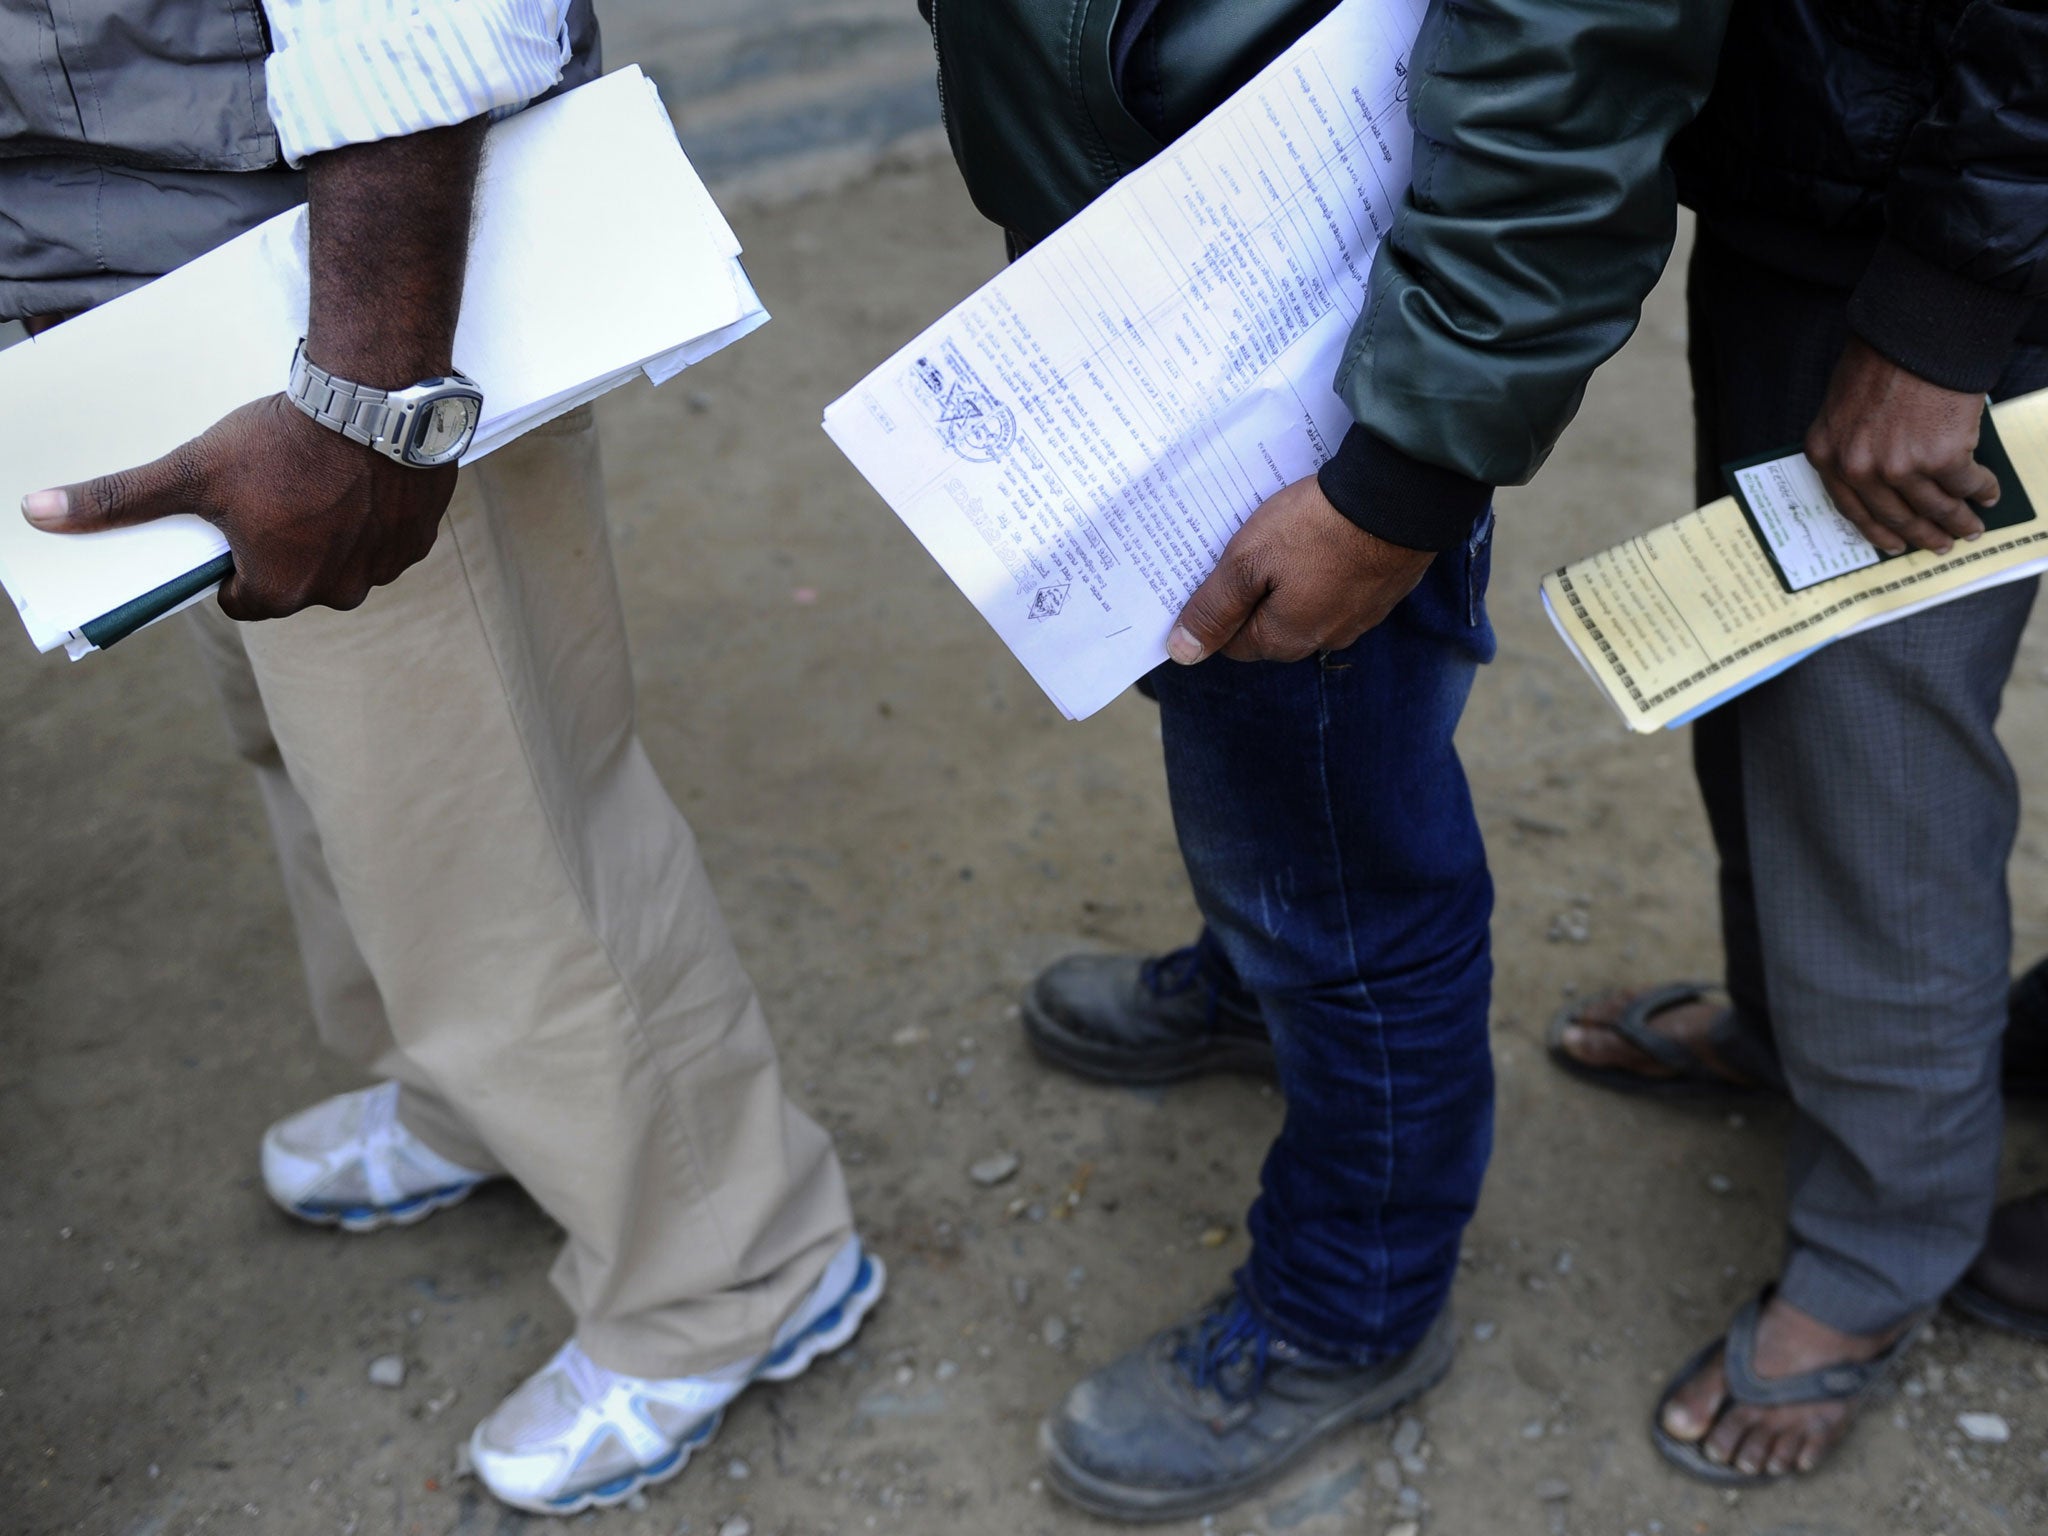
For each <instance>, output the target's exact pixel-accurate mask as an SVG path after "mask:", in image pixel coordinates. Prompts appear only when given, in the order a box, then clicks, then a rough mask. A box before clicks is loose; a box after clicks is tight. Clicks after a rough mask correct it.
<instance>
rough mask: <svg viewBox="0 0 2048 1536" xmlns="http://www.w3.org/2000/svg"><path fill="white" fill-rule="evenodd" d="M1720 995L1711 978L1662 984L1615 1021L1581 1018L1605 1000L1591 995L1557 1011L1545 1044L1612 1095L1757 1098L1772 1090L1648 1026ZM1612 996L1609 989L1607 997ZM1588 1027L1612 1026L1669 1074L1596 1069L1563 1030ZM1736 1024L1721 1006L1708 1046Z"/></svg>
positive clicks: (1553, 1055)
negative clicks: (1726, 1072)
mask: <svg viewBox="0 0 2048 1536" xmlns="http://www.w3.org/2000/svg"><path fill="white" fill-rule="evenodd" d="M1717 994H1719V995H1724V996H1725V994H1723V993H1722V992H1721V989H1720V988H1719V987H1717V986H1716V985H1714V983H1712V982H1710V981H1673V982H1666V983H1665V984H1664V985H1663V986H1661V987H1651V988H1649V989H1648V990H1646V991H1643V992H1640V993H1638V994H1637V995H1636V996H1635V997H1634V998H1633V999H1632V1000H1631V1001H1630V1003H1629V1005H1628V1006H1627V1007H1626V1008H1624V1009H1622V1011H1621V1013H1620V1014H1619V1015H1618V1016H1617V1017H1615V1018H1613V1019H1602V1020H1600V1021H1599V1022H1597V1023H1593V1022H1589V1021H1588V1020H1586V1019H1584V1018H1582V1017H1581V1015H1582V1014H1583V1013H1584V1011H1585V1010H1586V1009H1587V1008H1589V1007H1591V1006H1593V1005H1595V1004H1597V1003H1599V1002H1602V1001H1604V1000H1605V999H1604V998H1593V999H1591V1000H1590V1001H1585V1002H1571V1003H1567V1004H1565V1006H1564V1007H1562V1008H1560V1009H1559V1010H1558V1011H1557V1014H1556V1016H1555V1017H1554V1018H1552V1019H1551V1021H1550V1028H1549V1030H1548V1032H1547V1033H1546V1034H1545V1036H1544V1041H1543V1047H1544V1049H1545V1050H1546V1051H1548V1052H1549V1054H1550V1059H1551V1060H1552V1061H1554V1062H1556V1063H1557V1065H1558V1066H1560V1067H1562V1068H1563V1069H1564V1070H1565V1071H1567V1072H1569V1073H1571V1075H1572V1076H1573V1077H1576V1078H1579V1079H1581V1080H1583V1081H1585V1082H1589V1083H1598V1084H1599V1085H1600V1086H1601V1087H1602V1088H1610V1089H1612V1090H1613V1091H1614V1092H1616V1093H1631V1094H1636V1095H1638V1096H1639V1097H1644V1098H1656V1099H1694V1098H1708V1097H1714V1098H1756V1097H1758V1096H1760V1095H1764V1094H1768V1093H1770V1092H1772V1090H1771V1089H1770V1088H1768V1087H1766V1086H1765V1085H1763V1084H1761V1083H1753V1082H1747V1081H1737V1080H1736V1079H1733V1078H1730V1077H1728V1076H1726V1075H1724V1074H1723V1073H1722V1072H1721V1071H1720V1070H1718V1069H1717V1068H1716V1067H1715V1066H1714V1065H1713V1064H1712V1063H1711V1062H1710V1061H1708V1060H1707V1059H1706V1058H1705V1057H1704V1056H1701V1055H1700V1054H1699V1053H1698V1052H1697V1051H1695V1050H1694V1049H1693V1048H1692V1047H1691V1046H1689V1045H1686V1044H1685V1043H1684V1042H1682V1041H1679V1040H1674V1039H1672V1038H1671V1036H1669V1035H1667V1034H1664V1033H1662V1032H1661V1031H1659V1030H1656V1029H1653V1028H1651V1027H1650V1021H1651V1020H1652V1019H1654V1018H1655V1017H1656V1016H1657V1015H1658V1014H1660V1013H1666V1012H1669V1011H1670V1010H1671V1009H1673V1008H1682V1007H1684V1006H1685V1005H1686V1004H1687V1003H1696V1002H1700V1001H1702V1000H1704V999H1707V998H1709V997H1712V996H1715V995H1717ZM1614 995H1615V994H1613V993H1608V994H1606V996H1607V997H1612V996H1614ZM1574 1024H1576V1025H1579V1026H1580V1027H1582V1028H1587V1029H1611V1030H1613V1031H1614V1033H1616V1034H1617V1035H1620V1036H1621V1038H1622V1039H1624V1040H1626V1041H1627V1042H1628V1043H1629V1044H1630V1045H1632V1046H1634V1047H1635V1048H1636V1049H1637V1050H1639V1051H1641V1052H1642V1053H1643V1054H1644V1055H1645V1056H1647V1057H1649V1058H1650V1059H1651V1060H1652V1061H1654V1062H1656V1063H1657V1065H1658V1066H1660V1067H1663V1068H1664V1069H1665V1070H1666V1071H1667V1072H1668V1073H1670V1076H1668V1077H1651V1076H1648V1075H1646V1074H1644V1073H1642V1072H1638V1071H1635V1070H1633V1069H1631V1068H1629V1067H1595V1066H1591V1065H1589V1064H1587V1063H1586V1062H1583V1061H1580V1060H1579V1059H1578V1057H1576V1056H1574V1055H1573V1054H1572V1053H1571V1052H1570V1051H1568V1050H1566V1049H1565V1044H1564V1032H1565V1030H1567V1029H1568V1028H1570V1027H1571V1026H1572V1025H1574ZM1734 1025H1735V1010H1734V1008H1733V1007H1724V1008H1722V1010H1721V1012H1720V1013H1719V1014H1718V1015H1717V1016H1716V1017H1715V1019H1714V1022H1713V1023H1712V1025H1710V1026H1709V1028H1708V1032H1707V1041H1708V1043H1709V1044H1710V1045H1717V1046H1718V1044H1719V1043H1720V1042H1722V1041H1723V1040H1725V1039H1727V1038H1728V1037H1729V1035H1730V1034H1731V1033H1732V1032H1733V1029H1734Z"/></svg>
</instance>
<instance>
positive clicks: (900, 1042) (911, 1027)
mask: <svg viewBox="0 0 2048 1536" xmlns="http://www.w3.org/2000/svg"><path fill="white" fill-rule="evenodd" d="M931 1037H932V1032H931V1031H930V1030H928V1029H926V1028H925V1027H924V1026H923V1025H922V1024H906V1025H904V1026H903V1027H902V1028H901V1029H899V1030H897V1031H896V1033H895V1034H893V1035H891V1036H890V1037H889V1043H890V1044H891V1045H893V1046H896V1047H897V1048H898V1049H900V1050H906V1051H907V1050H909V1049H910V1047H912V1046H913V1045H923V1044H924V1043H925V1041H927V1040H929V1039H931Z"/></svg>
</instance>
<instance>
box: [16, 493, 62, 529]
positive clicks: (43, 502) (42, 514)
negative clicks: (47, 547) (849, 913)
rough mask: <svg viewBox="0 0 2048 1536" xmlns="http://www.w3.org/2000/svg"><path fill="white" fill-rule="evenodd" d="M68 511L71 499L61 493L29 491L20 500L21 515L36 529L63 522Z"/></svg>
mask: <svg viewBox="0 0 2048 1536" xmlns="http://www.w3.org/2000/svg"><path fill="white" fill-rule="evenodd" d="M70 509H71V498H70V497H68V496H66V495H65V494H64V493H63V492H62V491H30V492H29V493H28V494H27V495H26V496H24V497H22V498H21V515H22V516H23V517H25V518H27V519H28V520H29V521H30V522H32V523H34V524H35V525H36V526H37V527H38V528H47V527H49V526H50V525H51V524H52V523H61V522H63V521H64V514H65V513H66V512H68V511H69V510H70Z"/></svg>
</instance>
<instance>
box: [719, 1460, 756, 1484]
mask: <svg viewBox="0 0 2048 1536" xmlns="http://www.w3.org/2000/svg"><path fill="white" fill-rule="evenodd" d="M725 1475H726V1476H727V1477H729V1478H731V1479H732V1480H733V1481H734V1482H736V1483H744V1482H745V1481H746V1480H747V1479H748V1478H750V1477H752V1476H753V1475H754V1469H753V1468H752V1467H750V1466H748V1465H747V1463H746V1460H745V1459H744V1458H743V1457H739V1456H735V1457H733V1459H732V1460H731V1461H728V1462H727V1463H726V1464H725Z"/></svg>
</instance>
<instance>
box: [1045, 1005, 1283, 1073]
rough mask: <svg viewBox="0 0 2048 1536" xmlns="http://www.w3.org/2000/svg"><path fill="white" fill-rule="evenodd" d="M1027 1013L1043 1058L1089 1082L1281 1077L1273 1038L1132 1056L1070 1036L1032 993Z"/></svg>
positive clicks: (1207, 1042)
mask: <svg viewBox="0 0 2048 1536" xmlns="http://www.w3.org/2000/svg"><path fill="white" fill-rule="evenodd" d="M1023 1015H1024V1038H1025V1040H1026V1041H1028V1042H1029V1043H1030V1046H1031V1049H1032V1050H1033V1051H1035V1052H1037V1054H1038V1056H1039V1057H1040V1059H1042V1060H1044V1061H1046V1062H1048V1063H1050V1064H1051V1065H1053V1066H1055V1067H1058V1068H1060V1069H1061V1070H1062V1071H1066V1072H1071V1073H1072V1074H1073V1075H1074V1076H1076V1077H1085V1078H1087V1079H1088V1080H1089V1081H1090V1082H1095V1083H1113V1084H1115V1085H1116V1086H1117V1087H1119V1088H1163V1087H1165V1086H1166V1085H1167V1084H1168V1083H1179V1082H1185V1081H1187V1080H1188V1079H1189V1078H1191V1077H1206V1076H1208V1075H1210V1074H1211V1073H1217V1072H1231V1073H1236V1074H1238V1075H1240V1076H1244V1077H1263V1078H1277V1077H1278V1076H1279V1075H1280V1074H1279V1070H1278V1068H1276V1067H1275V1065H1274V1063H1273V1043H1272V1041H1270V1040H1261V1039H1256V1038H1253V1039H1243V1038H1233V1037H1231V1036H1210V1037H1208V1038H1207V1039H1204V1040H1200V1041H1191V1042H1189V1044H1188V1045H1187V1046H1185V1047H1184V1048H1182V1049H1180V1050H1176V1051H1172V1052H1160V1053H1159V1054H1156V1055H1151V1056H1134V1055H1132V1054H1130V1053H1129V1052H1123V1051H1118V1050H1117V1049H1116V1048H1115V1047H1114V1046H1105V1045H1103V1044H1101V1043H1100V1042H1099V1041H1094V1040H1089V1039H1087V1038H1086V1037H1085V1036H1081V1035H1076V1034H1074V1033H1072V1032H1071V1031H1069V1030H1067V1029H1066V1028H1065V1027H1064V1026H1062V1025H1061V1024H1060V1022H1059V1021H1058V1020H1057V1019H1055V1018H1054V1017H1053V1016H1052V1015H1051V1014H1049V1013H1047V1012H1046V1011H1045V1010H1044V1009H1043V1008H1041V1007H1040V1006H1039V1005H1038V1002H1037V1000H1036V999H1034V998H1032V997H1030V996H1028V995H1027V996H1026V997H1025V999H1024V1005H1023Z"/></svg>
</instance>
